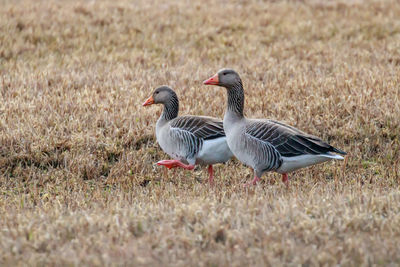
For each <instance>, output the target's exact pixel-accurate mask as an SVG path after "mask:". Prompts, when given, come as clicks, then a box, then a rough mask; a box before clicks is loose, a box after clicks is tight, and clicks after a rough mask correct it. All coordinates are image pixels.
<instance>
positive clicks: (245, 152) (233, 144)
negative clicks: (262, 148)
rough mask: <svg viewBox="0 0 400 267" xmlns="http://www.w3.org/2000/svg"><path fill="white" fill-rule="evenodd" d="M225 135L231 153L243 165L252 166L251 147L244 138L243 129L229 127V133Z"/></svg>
mask: <svg viewBox="0 0 400 267" xmlns="http://www.w3.org/2000/svg"><path fill="white" fill-rule="evenodd" d="M226 137H227V143H228V146H229V148H230V149H231V151H232V153H233V155H234V156H235V157H236V158H237V159H238V160H240V161H241V162H242V163H244V164H245V165H247V166H250V167H254V155H253V154H254V153H252V148H251V147H250V146H249V145H250V144H249V142H248V140H246V135H245V132H244V129H243V130H242V128H237V129H231V130H230V133H229V134H228V133H227V134H226Z"/></svg>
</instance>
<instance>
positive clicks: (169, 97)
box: [143, 86, 178, 106]
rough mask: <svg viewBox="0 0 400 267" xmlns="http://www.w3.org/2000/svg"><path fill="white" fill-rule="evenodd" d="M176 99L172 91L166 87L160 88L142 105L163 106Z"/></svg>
mask: <svg viewBox="0 0 400 267" xmlns="http://www.w3.org/2000/svg"><path fill="white" fill-rule="evenodd" d="M176 99H178V97H177V95H176V93H175V92H174V90H172V89H171V88H169V87H168V86H161V87H158V88H157V89H155V90H154V92H153V94H152V95H151V96H150V97H149V98H147V100H146V101H145V102H144V103H143V106H149V105H152V104H164V105H165V104H167V103H169V102H172V101H175V100H176Z"/></svg>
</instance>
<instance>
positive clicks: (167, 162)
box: [157, 159, 194, 170]
mask: <svg viewBox="0 0 400 267" xmlns="http://www.w3.org/2000/svg"><path fill="white" fill-rule="evenodd" d="M157 165H162V166H165V167H167V168H168V169H172V168H176V167H181V168H184V169H186V170H193V169H194V165H186V164H183V163H182V162H180V161H179V160H175V159H173V160H161V161H159V162H157Z"/></svg>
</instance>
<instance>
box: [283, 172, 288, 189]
mask: <svg viewBox="0 0 400 267" xmlns="http://www.w3.org/2000/svg"><path fill="white" fill-rule="evenodd" d="M282 182H283V183H284V184H285V185H286V188H289V179H288V175H287V173H283V174H282Z"/></svg>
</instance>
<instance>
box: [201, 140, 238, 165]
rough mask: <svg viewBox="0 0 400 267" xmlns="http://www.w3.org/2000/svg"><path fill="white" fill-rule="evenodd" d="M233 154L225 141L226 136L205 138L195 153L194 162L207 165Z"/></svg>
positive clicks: (225, 159) (228, 157) (221, 161)
mask: <svg viewBox="0 0 400 267" xmlns="http://www.w3.org/2000/svg"><path fill="white" fill-rule="evenodd" d="M232 156H233V154H232V152H231V150H230V149H229V147H228V144H227V142H226V137H220V138H216V139H211V140H205V141H204V142H203V146H202V148H201V149H200V151H199V153H198V154H197V155H196V163H198V164H202V165H209V164H215V163H223V162H226V161H228V160H229V159H230V158H231V157H232Z"/></svg>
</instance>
